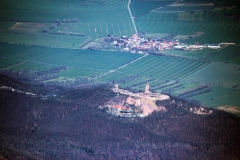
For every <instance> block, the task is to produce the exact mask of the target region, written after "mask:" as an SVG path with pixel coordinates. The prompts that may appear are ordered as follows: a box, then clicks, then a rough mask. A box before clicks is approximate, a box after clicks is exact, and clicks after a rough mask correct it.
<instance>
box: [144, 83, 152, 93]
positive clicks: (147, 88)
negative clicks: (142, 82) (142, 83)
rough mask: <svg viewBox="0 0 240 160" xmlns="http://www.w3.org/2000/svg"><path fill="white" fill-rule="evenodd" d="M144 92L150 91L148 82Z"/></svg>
mask: <svg viewBox="0 0 240 160" xmlns="http://www.w3.org/2000/svg"><path fill="white" fill-rule="evenodd" d="M144 93H145V94H149V93H151V92H150V85H149V83H147V84H146V87H145V92H144Z"/></svg>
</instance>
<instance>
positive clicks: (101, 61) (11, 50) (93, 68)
mask: <svg viewBox="0 0 240 160" xmlns="http://www.w3.org/2000/svg"><path fill="white" fill-rule="evenodd" d="M0 45H1V49H2V50H1V54H0V55H1V57H2V60H3V61H4V59H3V58H8V59H9V58H11V59H10V60H11V61H10V62H9V64H12V63H14V62H15V61H20V62H22V63H20V64H18V66H14V65H13V66H10V67H9V68H1V70H5V69H6V70H11V69H12V70H14V69H21V68H22V69H27V68H28V67H29V68H31V67H33V66H34V65H33V64H35V65H36V66H34V67H33V68H37V69H38V70H45V69H46V68H45V66H54V67H67V69H66V70H65V72H64V73H61V74H59V75H58V76H61V75H63V76H67V77H71V75H72V76H73V77H76V76H79V77H81V76H83V75H84V76H87V77H90V78H91V77H92V76H93V75H98V74H102V73H104V72H107V71H109V70H111V69H116V68H117V67H119V66H122V65H124V64H126V63H128V62H130V61H132V60H134V59H136V58H138V57H140V56H141V55H138V54H130V55H129V54H128V53H120V52H110V51H89V50H88V51H85V50H73V49H71V50H69V49H51V48H45V47H36V46H22V45H12V44H3V43H1V44H0ZM116 57H118V58H117V59H116ZM13 60H14V61H13ZM26 61H27V62H28V63H26ZM7 64H8V63H6V64H4V65H3V66H6V65H7ZM83 72H85V74H83ZM87 72H89V73H87ZM74 73H75V74H74ZM90 73H91V74H90Z"/></svg>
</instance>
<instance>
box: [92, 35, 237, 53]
mask: <svg viewBox="0 0 240 160" xmlns="http://www.w3.org/2000/svg"><path fill="white" fill-rule="evenodd" d="M198 34H199V33H198V32H197V33H195V34H194V35H195V36H200V35H201V34H202V33H201V34H200V35H198ZM103 43H106V44H107V45H109V46H110V47H111V49H112V50H118V51H122V52H131V53H139V54H146V53H156V54H158V53H162V51H164V50H170V49H175V50H201V49H204V48H210V49H220V48H222V47H225V46H228V45H235V43H225V42H224V43H219V44H199V43H198V42H195V43H194V44H184V43H180V41H179V39H176V38H166V39H164V38H147V37H145V36H144V35H143V34H133V35H132V36H131V37H127V36H121V37H114V36H110V35H109V36H107V37H105V38H104V42H103ZM88 49H95V47H94V46H91V45H90V47H88ZM98 49H99V48H98Z"/></svg>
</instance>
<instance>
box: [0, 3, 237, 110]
mask: <svg viewBox="0 0 240 160" xmlns="http://www.w3.org/2000/svg"><path fill="white" fill-rule="evenodd" d="M128 2H129V1H128V0H114V1H112V0H105V1H103V0H95V1H76V0H70V1H66V0H51V1H49V0H42V1H40V0H37V1H34V2H33V1H30V0H23V1H21V2H19V1H17V0H12V1H2V2H0V9H1V10H0V14H1V17H0V37H1V38H0V42H1V43H0V47H1V50H0V71H1V72H4V73H11V74H15V73H18V74H19V73H20V74H23V75H26V76H34V75H37V76H38V77H40V78H39V79H38V80H39V81H40V82H41V83H48V82H50V81H67V80H69V79H71V80H74V79H78V78H83V79H87V80H90V81H94V83H95V82H96V83H109V84H110V85H113V84H116V83H118V84H119V86H120V87H122V88H126V89H132V90H135V91H144V87H145V84H146V83H150V86H151V91H153V92H160V93H168V94H171V95H173V96H179V97H181V98H184V99H187V100H193V101H199V102H200V103H202V104H203V105H206V106H209V107H213V108H218V107H220V106H221V105H222V106H224V107H225V108H224V109H229V108H227V107H226V106H227V105H228V106H232V107H237V110H238V109H239V108H240V102H239V101H238V100H235V99H237V97H239V89H240V78H239V75H240V47H239V46H238V45H240V38H239V36H238V35H239V34H240V23H239V22H238V21H237V20H236V18H237V17H236V13H238V10H239V9H238V6H237V7H232V2H231V1H221V2H220V1H214V3H215V4H216V5H217V7H213V8H211V5H212V4H211V5H209V6H207V7H205V8H204V7H203V6H194V7H189V6H187V7H186V6H184V7H181V4H182V3H190V2H191V3H195V2H196V1H195V0H191V1H185V0H183V1H181V2H176V1H159V0H153V1H141V0H132V1H131V4H130V9H131V12H132V15H133V17H134V22H135V24H136V27H137V30H138V31H139V32H144V33H146V36H147V37H154V38H169V37H170V38H175V39H177V40H179V42H181V43H186V44H193V43H195V42H198V43H199V44H215V43H221V42H232V43H236V45H235V46H228V47H225V48H221V49H217V50H212V49H203V50H196V51H179V50H165V51H163V54H165V56H159V55H147V56H144V55H140V54H132V53H125V52H113V51H100V50H81V49H83V48H87V44H88V43H91V42H92V41H97V39H101V38H102V37H106V36H108V35H111V36H118V37H120V36H132V35H133V34H134V33H135V31H134V26H133V23H132V20H131V17H130V14H129V11H128ZM169 5H170V6H169ZM223 5H224V6H225V9H223V7H222V6H223ZM179 6H180V7H179ZM201 7H203V8H201ZM29 15H31V16H29ZM196 33H201V34H200V35H197V36H196ZM7 43H8V44H7ZM140 57H142V58H140ZM138 58H140V59H138ZM135 60H136V61H135ZM43 75H44V76H46V77H47V79H44V78H42V79H41V77H43Z"/></svg>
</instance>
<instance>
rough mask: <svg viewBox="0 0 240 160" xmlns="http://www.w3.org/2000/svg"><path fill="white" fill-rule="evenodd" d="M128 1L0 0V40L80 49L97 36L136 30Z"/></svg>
mask: <svg viewBox="0 0 240 160" xmlns="http://www.w3.org/2000/svg"><path fill="white" fill-rule="evenodd" d="M127 4H128V1H127V0H123V1H120V0H116V1H110V0H107V1H103V0H98V1H47V0H44V1H34V2H32V1H29V0H24V1H23V2H21V3H19V2H18V1H2V2H0V8H1V11H0V14H1V15H2V16H1V17H0V21H1V23H0V32H1V33H0V34H1V39H0V41H1V42H7V43H12V44H25V45H35V46H45V47H53V48H73V49H77V48H78V49H79V48H81V47H82V46H84V45H85V44H86V43H89V42H90V41H91V40H92V39H95V38H97V37H103V36H107V35H113V36H123V35H126V36H131V35H132V34H133V33H134V32H135V31H134V27H133V24H132V21H131V18H130V16H129V12H128V9H127ZM36 6H38V7H36ZM29 15H31V16H29ZM18 37H19V38H18Z"/></svg>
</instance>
